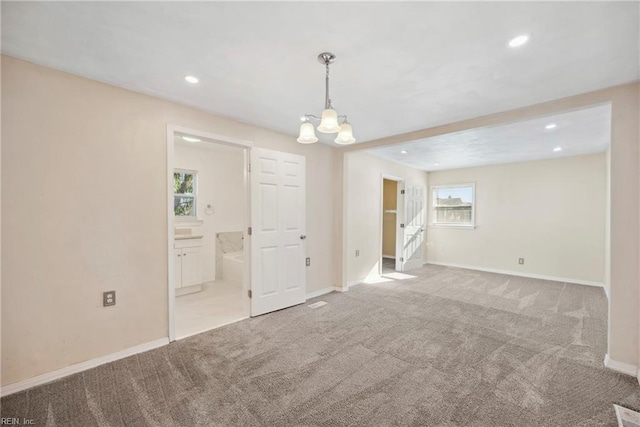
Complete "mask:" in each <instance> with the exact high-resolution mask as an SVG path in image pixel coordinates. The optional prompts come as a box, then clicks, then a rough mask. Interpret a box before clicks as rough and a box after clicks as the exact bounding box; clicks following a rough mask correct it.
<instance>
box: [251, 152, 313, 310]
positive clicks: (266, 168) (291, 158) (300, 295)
mask: <svg viewBox="0 0 640 427" xmlns="http://www.w3.org/2000/svg"><path fill="white" fill-rule="evenodd" d="M251 227H252V236H251V239H252V240H251V316H258V315H260V314H264V313H269V312H271V311H275V310H280V309H282V308H285V307H290V306H292V305H296V304H301V303H303V302H305V299H306V283H305V282H306V277H305V254H306V250H305V239H306V216H305V158H304V157H303V156H298V155H295V154H289V153H283V152H280V151H272V150H266V149H262V148H253V149H252V150H251Z"/></svg>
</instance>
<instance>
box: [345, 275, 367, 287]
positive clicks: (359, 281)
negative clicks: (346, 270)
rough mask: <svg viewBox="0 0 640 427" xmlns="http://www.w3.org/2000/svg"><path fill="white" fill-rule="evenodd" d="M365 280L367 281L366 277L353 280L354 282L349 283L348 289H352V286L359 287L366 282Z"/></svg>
mask: <svg viewBox="0 0 640 427" xmlns="http://www.w3.org/2000/svg"><path fill="white" fill-rule="evenodd" d="M365 280H367V278H366V277H363V278H361V279H356V280H352V281H350V282H348V283H347V288H351V287H352V286H356V285H359V284H360V283H362V282H364V281H365Z"/></svg>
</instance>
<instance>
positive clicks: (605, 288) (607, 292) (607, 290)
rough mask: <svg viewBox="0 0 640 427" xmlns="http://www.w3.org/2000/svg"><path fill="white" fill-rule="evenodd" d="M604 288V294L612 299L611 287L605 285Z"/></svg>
mask: <svg viewBox="0 0 640 427" xmlns="http://www.w3.org/2000/svg"><path fill="white" fill-rule="evenodd" d="M603 288H604V294H605V295H606V296H607V299H608V300H610V299H611V297H610V296H609V287H608V286H606V285H604V286H603Z"/></svg>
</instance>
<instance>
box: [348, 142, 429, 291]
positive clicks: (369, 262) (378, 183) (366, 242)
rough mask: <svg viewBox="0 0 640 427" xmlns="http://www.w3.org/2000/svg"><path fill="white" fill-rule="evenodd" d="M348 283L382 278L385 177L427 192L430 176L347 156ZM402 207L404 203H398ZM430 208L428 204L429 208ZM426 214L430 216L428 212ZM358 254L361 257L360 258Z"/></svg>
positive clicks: (367, 156) (357, 154) (370, 158)
mask: <svg viewBox="0 0 640 427" xmlns="http://www.w3.org/2000/svg"><path fill="white" fill-rule="evenodd" d="M345 162H346V192H345V193H346V197H345V209H346V225H345V231H346V233H347V249H346V254H345V258H344V261H343V262H345V263H346V266H347V283H354V282H357V281H360V280H362V279H364V278H365V277H367V276H375V275H377V274H378V265H379V262H380V250H381V244H382V243H381V237H382V234H381V233H382V225H381V221H382V212H381V210H382V176H383V174H386V175H392V176H395V177H398V178H402V179H404V180H405V182H406V183H412V184H419V185H422V186H423V187H424V188H425V189H426V188H427V173H426V172H423V171H420V170H417V169H412V168H408V167H405V166H402V165H399V164H397V163H393V162H389V161H386V160H382V159H380V158H378V157H375V156H372V155H370V154H368V153H365V152H353V153H349V154H348V155H346V159H345ZM398 203H399V204H400V203H402V201H401V200H398ZM425 206H426V204H425ZM425 213H426V212H425ZM356 250H359V251H360V256H358V257H356V255H355V253H356Z"/></svg>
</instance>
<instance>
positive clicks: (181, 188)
mask: <svg viewBox="0 0 640 427" xmlns="http://www.w3.org/2000/svg"><path fill="white" fill-rule="evenodd" d="M197 177H198V173H197V172H196V171H190V170H184V169H175V170H174V171H173V214H174V215H175V217H176V218H183V219H194V218H196V217H197V214H196V207H197V203H196V198H197Z"/></svg>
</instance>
